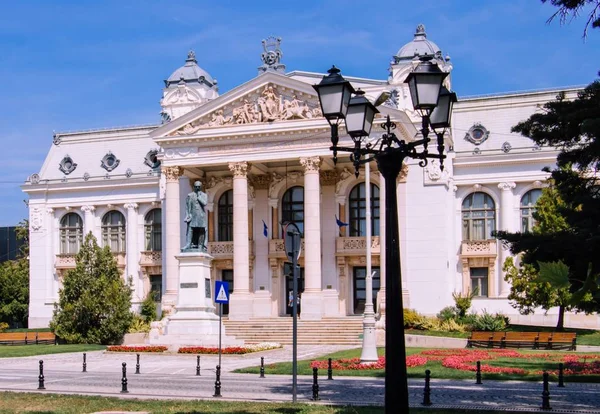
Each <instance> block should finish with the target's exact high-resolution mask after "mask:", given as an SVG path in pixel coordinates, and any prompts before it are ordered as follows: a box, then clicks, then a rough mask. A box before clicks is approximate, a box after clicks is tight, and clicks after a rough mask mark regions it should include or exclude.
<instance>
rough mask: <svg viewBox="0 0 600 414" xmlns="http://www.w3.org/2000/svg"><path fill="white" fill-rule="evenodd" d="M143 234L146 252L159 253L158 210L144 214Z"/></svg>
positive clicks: (160, 233)
mask: <svg viewBox="0 0 600 414" xmlns="http://www.w3.org/2000/svg"><path fill="white" fill-rule="evenodd" d="M144 234H145V236H146V251H152V252H159V251H161V250H162V212H161V210H160V208H155V209H153V210H150V211H149V212H148V214H146V217H145V218H144Z"/></svg>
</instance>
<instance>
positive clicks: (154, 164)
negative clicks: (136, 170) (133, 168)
mask: <svg viewBox="0 0 600 414" xmlns="http://www.w3.org/2000/svg"><path fill="white" fill-rule="evenodd" d="M157 154H158V150H155V149H153V150H150V151H148V153H147V154H146V157H144V164H146V165H147V166H148V167H150V168H158V167H160V160H159V159H158V156H157Z"/></svg>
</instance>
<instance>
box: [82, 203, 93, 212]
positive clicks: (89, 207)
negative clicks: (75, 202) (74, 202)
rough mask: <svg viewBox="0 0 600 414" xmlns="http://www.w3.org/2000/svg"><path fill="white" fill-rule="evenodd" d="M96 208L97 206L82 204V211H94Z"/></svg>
mask: <svg viewBox="0 0 600 414" xmlns="http://www.w3.org/2000/svg"><path fill="white" fill-rule="evenodd" d="M95 210H96V206H90V205H87V206H81V211H83V212H84V213H93V212H94V211H95Z"/></svg>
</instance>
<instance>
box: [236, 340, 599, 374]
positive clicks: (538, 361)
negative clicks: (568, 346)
mask: <svg viewBox="0 0 600 414" xmlns="http://www.w3.org/2000/svg"><path fill="white" fill-rule="evenodd" d="M377 351H378V354H379V355H380V356H383V355H384V354H385V352H384V351H385V350H384V349H383V348H378V349H377ZM423 351H428V350H427V349H424V348H407V350H406V352H407V355H417V354H419V355H423V356H426V355H424V354H422V352H423ZM447 351H450V350H442V352H447ZM456 351H459V352H460V351H465V350H462V349H461V350H456ZM486 351H487V350H486ZM469 352H470V350H469ZM516 352H518V353H519V354H521V355H524V356H525V358H509V357H497V358H494V359H491V360H482V364H485V365H489V366H491V367H498V368H520V369H524V370H526V371H527V372H528V373H527V374H526V375H522V374H512V373H492V372H482V379H483V380H486V379H489V380H523V381H540V380H541V372H542V371H548V372H549V373H550V378H551V380H556V375H555V374H553V371H557V370H558V362H560V361H561V360H562V358H563V357H564V356H565V355H576V356H579V357H581V358H582V359H583V358H586V355H588V358H589V361H590V362H591V361H592V358H590V357H589V355H594V356H596V357H600V355H599V354H591V353H580V352H577V353H575V352H560V351H547V352H546V351H516ZM360 354H361V348H355V349H350V350H346V351H340V352H335V353H333V354H330V355H325V356H323V357H320V358H318V359H317V360H319V361H326V360H327V358H332V359H333V360H339V359H351V358H360ZM426 357H428V361H427V363H426V364H425V365H420V366H416V367H409V368H408V376H409V378H424V377H425V370H426V369H429V370H431V375H432V377H433V378H447V379H474V378H475V373H474V372H471V371H465V370H460V369H454V368H447V367H444V366H442V362H441V360H440V359H441V358H440V359H438V360H430V358H431V357H429V356H426ZM595 360H596V361H597V360H598V359H595ZM311 361H312V360H303V361H298V374H301V375H310V374H312V369H311V367H310V362H311ZM470 365H473V366H474V365H475V362H471V363H470ZM236 372H241V373H255V374H257V373H259V367H249V368H243V369H239V370H237V371H236ZM291 372H292V363H291V362H285V363H278V364H268V356H267V357H265V374H266V375H268V374H283V375H289V374H291ZM319 375H320V376H326V375H327V370H326V369H319ZM333 376H334V378H335V377H336V376H356V377H360V376H368V377H383V376H385V371H384V370H383V369H374V370H336V369H334V370H333ZM564 379H565V381H566V382H600V374H599V375H565V377H564Z"/></svg>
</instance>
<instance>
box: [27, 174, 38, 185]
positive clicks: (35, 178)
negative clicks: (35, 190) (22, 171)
mask: <svg viewBox="0 0 600 414" xmlns="http://www.w3.org/2000/svg"><path fill="white" fill-rule="evenodd" d="M29 181H30V182H31V184H39V183H40V175H39V174H31V177H29Z"/></svg>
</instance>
